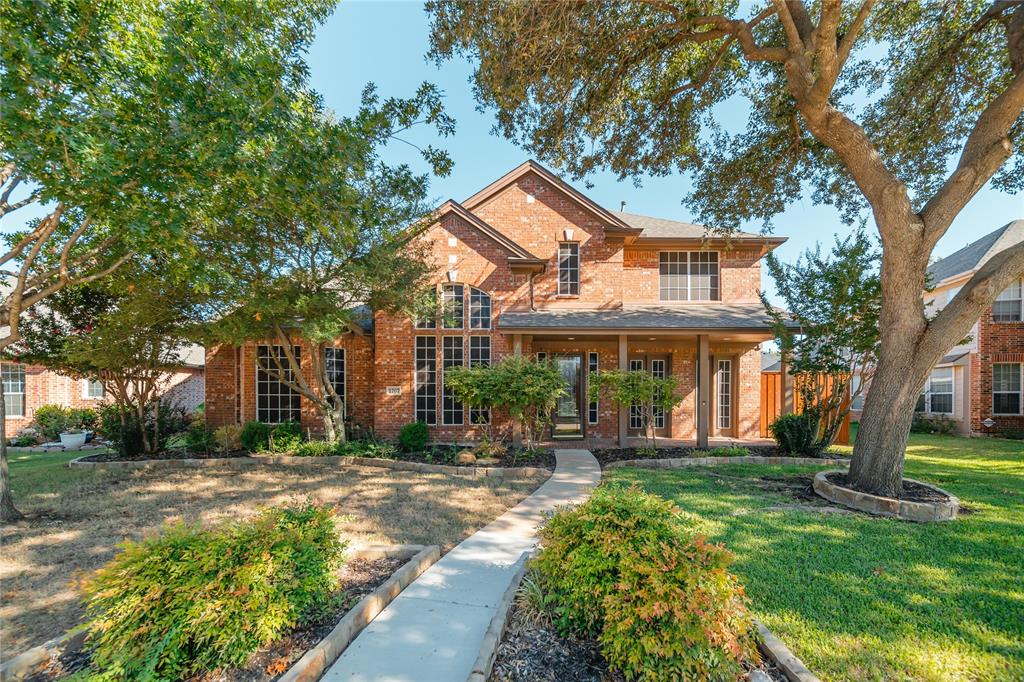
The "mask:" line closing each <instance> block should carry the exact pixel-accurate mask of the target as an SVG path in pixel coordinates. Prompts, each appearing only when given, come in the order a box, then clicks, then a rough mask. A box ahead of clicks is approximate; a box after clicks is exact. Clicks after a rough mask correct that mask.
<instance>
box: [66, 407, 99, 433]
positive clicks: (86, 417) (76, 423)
mask: <svg viewBox="0 0 1024 682" xmlns="http://www.w3.org/2000/svg"><path fill="white" fill-rule="evenodd" d="M99 423H100V415H99V412H97V411H96V410H94V409H92V408H91V407H74V408H71V409H69V410H68V425H69V427H70V428H72V429H85V430H86V431H93V430H95V429H96V427H97V426H98V425H99Z"/></svg>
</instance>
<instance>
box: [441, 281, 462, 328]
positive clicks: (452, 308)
mask: <svg viewBox="0 0 1024 682" xmlns="http://www.w3.org/2000/svg"><path fill="white" fill-rule="evenodd" d="M465 297H466V289H465V287H463V286H462V285H461V284H445V285H444V287H442V289H441V326H442V327H443V328H444V329H462V325H463V319H462V318H463V316H464V315H465Z"/></svg>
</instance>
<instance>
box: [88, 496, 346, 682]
mask: <svg viewBox="0 0 1024 682" xmlns="http://www.w3.org/2000/svg"><path fill="white" fill-rule="evenodd" d="M344 549H345V545H344V543H343V542H342V541H341V540H340V539H339V537H338V532H337V529H336V528H335V524H334V516H333V513H332V510H331V509H330V508H329V507H320V506H316V505H305V506H301V507H292V508H288V507H286V508H276V509H267V510H265V511H264V512H263V513H262V514H260V515H259V516H258V517H256V518H255V519H252V520H249V521H245V522H240V523H232V524H227V525H225V526H222V527H219V528H216V529H213V530H200V529H197V528H195V527H189V526H184V525H178V526H173V527H170V528H169V529H167V530H166V531H165V532H164V533H163V534H162V535H160V536H158V537H154V538H150V539H147V540H143V541H142V542H128V543H126V544H125V545H123V550H122V551H121V553H120V554H118V555H117V556H116V557H115V558H114V559H113V560H112V561H111V562H110V563H108V564H107V565H106V566H104V567H103V568H101V569H100V570H99V571H97V572H96V573H95V574H94V575H93V577H92V578H90V579H89V580H88V581H87V582H86V583H85V586H84V590H85V604H86V629H87V630H88V640H87V646H88V647H89V648H90V650H91V660H92V665H93V666H94V668H96V672H99V673H100V674H102V675H103V676H104V679H125V680H136V679H160V680H181V679H187V678H189V677H190V676H192V675H195V674H197V673H200V672H203V671H208V670H214V669H216V668H221V667H227V666H238V665H241V664H243V663H245V661H246V659H248V658H249V656H250V655H251V654H252V653H253V652H254V651H256V650H257V649H259V648H260V647H261V646H264V645H266V644H268V643H270V642H272V641H274V640H275V639H277V638H279V637H280V636H281V635H282V634H283V633H284V632H285V631H286V630H288V629H289V628H292V627H294V626H295V625H297V624H299V623H301V622H303V621H304V620H306V619H308V618H310V617H313V616H315V615H317V614H318V613H320V612H322V610H323V609H324V608H325V607H326V606H327V605H328V604H329V602H330V599H331V596H332V594H333V593H334V591H335V590H336V589H337V586H338V579H337V569H338V568H339V567H340V565H341V562H342V555H343V552H344Z"/></svg>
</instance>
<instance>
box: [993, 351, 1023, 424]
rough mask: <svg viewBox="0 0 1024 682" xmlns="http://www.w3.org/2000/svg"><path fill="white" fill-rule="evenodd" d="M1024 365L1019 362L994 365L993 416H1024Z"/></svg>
mask: <svg viewBox="0 0 1024 682" xmlns="http://www.w3.org/2000/svg"><path fill="white" fill-rule="evenodd" d="M1022 372H1024V364H1022V363H1019V362H996V363H993V365H992V412H993V414H1024V412H1022V410H1021V407H1024V396H1022V395H1021V393H1022V390H1024V377H1022V376H1021V374H1022Z"/></svg>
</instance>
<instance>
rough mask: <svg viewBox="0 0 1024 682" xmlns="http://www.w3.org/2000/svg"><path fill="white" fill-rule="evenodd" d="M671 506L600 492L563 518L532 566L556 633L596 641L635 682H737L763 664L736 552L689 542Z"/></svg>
mask: <svg viewBox="0 0 1024 682" xmlns="http://www.w3.org/2000/svg"><path fill="white" fill-rule="evenodd" d="M678 514H679V509H678V508H677V507H676V506H675V505H673V504H672V503H671V502H668V501H666V500H663V499H661V498H659V497H657V496H655V495H650V494H647V493H644V492H642V491H640V490H639V489H637V488H630V489H625V488H621V487H612V486H601V487H599V488H598V489H597V490H596V491H595V492H594V494H593V496H591V498H590V499H589V500H588V501H587V502H585V503H584V504H582V505H580V506H578V507H576V508H574V509H570V510H567V511H562V512H559V513H558V514H556V515H554V516H553V517H552V518H551V519H550V520H549V521H548V522H547V524H545V526H544V527H543V528H542V529H541V531H540V536H541V552H540V554H539V555H538V556H537V558H536V559H534V560H533V561H532V562H531V566H532V567H533V568H534V569H535V570H536V571H537V575H538V576H539V580H540V586H541V589H542V590H543V592H544V595H545V597H544V598H545V602H546V604H548V606H549V607H550V608H549V613H550V614H551V617H552V622H553V624H554V625H555V627H556V628H557V629H558V630H559V631H560V632H561V633H562V634H563V635H582V636H585V637H593V638H597V640H598V642H599V645H600V648H601V653H602V655H603V656H604V657H605V659H606V660H607V661H608V663H609V665H610V666H611V667H613V668H614V669H617V670H620V671H621V672H622V673H623V674H624V675H625V676H626V678H627V679H630V680H651V681H652V682H653V681H654V680H666V679H695V680H735V679H737V678H739V677H740V676H741V675H742V674H743V672H744V667H743V665H744V662H756V661H757V660H758V655H757V649H756V646H755V641H754V636H753V621H752V619H751V617H750V615H749V614H748V613H747V610H746V597H745V596H744V593H743V588H742V587H741V586H740V585H739V583H738V581H737V580H736V578H735V577H734V576H732V575H731V574H729V573H728V572H727V570H726V569H727V567H728V566H729V563H730V562H731V560H732V557H731V555H730V554H729V552H727V551H726V550H725V549H724V548H722V547H721V546H720V545H713V544H709V543H708V542H706V540H705V539H704V538H703V537H700V536H690V535H689V534H687V533H686V532H685V531H684V530H683V528H682V526H681V525H680V522H679V518H678Z"/></svg>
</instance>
